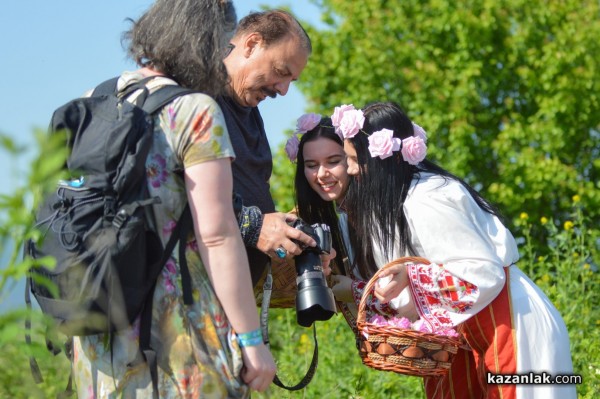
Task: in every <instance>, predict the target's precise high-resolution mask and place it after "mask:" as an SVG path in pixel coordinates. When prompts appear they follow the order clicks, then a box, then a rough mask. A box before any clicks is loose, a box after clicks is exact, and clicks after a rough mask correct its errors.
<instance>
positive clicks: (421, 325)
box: [412, 319, 431, 333]
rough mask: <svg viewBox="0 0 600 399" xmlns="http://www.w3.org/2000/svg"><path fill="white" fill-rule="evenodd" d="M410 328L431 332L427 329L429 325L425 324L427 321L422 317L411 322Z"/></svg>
mask: <svg viewBox="0 0 600 399" xmlns="http://www.w3.org/2000/svg"><path fill="white" fill-rule="evenodd" d="M412 329H413V330H415V331H420V332H425V333H430V332H431V330H430V329H429V326H428V325H427V323H425V321H424V320H423V319H419V320H417V321H415V322H414V323H413V324H412Z"/></svg>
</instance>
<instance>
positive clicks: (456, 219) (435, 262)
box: [404, 181, 518, 328]
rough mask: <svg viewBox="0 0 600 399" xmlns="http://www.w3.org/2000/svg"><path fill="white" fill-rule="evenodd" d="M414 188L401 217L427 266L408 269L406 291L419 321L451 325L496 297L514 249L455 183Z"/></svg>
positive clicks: (505, 232) (496, 224) (509, 239)
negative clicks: (411, 299)
mask: <svg viewBox="0 0 600 399" xmlns="http://www.w3.org/2000/svg"><path fill="white" fill-rule="evenodd" d="M438 183H439V182H438ZM420 185H421V184H418V185H417V186H416V189H415V190H414V191H413V192H412V193H411V194H410V197H409V198H407V201H406V202H405V204H404V206H405V214H406V216H407V220H408V223H409V229H410V233H411V243H412V244H413V246H414V248H415V250H416V251H417V253H418V255H419V256H421V257H423V258H426V259H428V260H429V261H431V262H432V265H431V266H429V267H421V266H419V267H413V268H410V269H409V277H410V282H411V291H412V293H413V295H414V300H415V303H416V306H417V310H418V311H419V314H420V315H421V317H425V316H426V315H425V313H428V317H425V318H426V319H427V318H432V319H436V318H437V319H439V321H440V322H441V324H443V325H447V324H452V325H457V324H459V323H461V322H463V321H465V320H467V319H468V318H469V317H471V316H472V315H474V314H476V313H477V312H479V311H480V310H482V309H483V308H484V307H486V306H487V305H488V304H489V303H490V302H491V301H492V300H493V299H494V298H495V297H496V296H497V295H498V294H499V292H500V291H501V289H502V287H503V286H504V283H505V272H504V266H508V265H509V264H510V263H512V262H514V261H516V258H515V259H512V260H508V258H513V257H514V256H515V255H516V244H515V242H514V239H513V237H512V235H511V234H510V232H509V231H508V230H507V229H506V228H505V227H504V226H503V225H502V223H501V222H500V221H499V220H498V219H497V218H496V217H494V216H493V215H491V214H489V213H487V212H485V211H483V210H482V209H481V208H479V206H478V205H477V203H476V202H475V201H474V199H473V198H472V196H471V195H470V194H469V192H468V191H467V190H466V189H465V188H464V187H463V186H462V185H461V184H460V183H458V182H455V181H448V182H447V183H446V184H445V185H443V186H442V185H440V184H435V185H431V184H424V187H420ZM517 258H518V256H517ZM411 274H412V275H411ZM448 319H449V320H448ZM433 321H435V320H433ZM433 324H435V323H433ZM433 327H436V326H435V325H434V326H433ZM437 328H440V327H439V326H437Z"/></svg>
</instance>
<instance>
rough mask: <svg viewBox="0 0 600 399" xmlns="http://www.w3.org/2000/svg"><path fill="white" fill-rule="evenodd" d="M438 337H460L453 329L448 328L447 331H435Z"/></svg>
mask: <svg viewBox="0 0 600 399" xmlns="http://www.w3.org/2000/svg"><path fill="white" fill-rule="evenodd" d="M435 333H436V334H438V335H445V336H447V337H453V338H458V337H459V336H460V335H459V334H458V333H457V332H456V330H455V329H453V328H449V329H447V330H441V331H435Z"/></svg>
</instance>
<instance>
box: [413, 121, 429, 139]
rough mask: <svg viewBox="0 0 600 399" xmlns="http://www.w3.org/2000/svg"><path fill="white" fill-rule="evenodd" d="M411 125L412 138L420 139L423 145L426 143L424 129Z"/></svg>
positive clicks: (414, 124)
mask: <svg viewBox="0 0 600 399" xmlns="http://www.w3.org/2000/svg"><path fill="white" fill-rule="evenodd" d="M412 125H413V132H414V133H413V136H415V137H420V138H421V140H423V141H424V142H425V143H427V133H426V132H425V129H423V128H422V127H421V126H419V125H417V124H416V123H414V122H413V123H412Z"/></svg>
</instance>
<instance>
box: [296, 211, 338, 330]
mask: <svg viewBox="0 0 600 399" xmlns="http://www.w3.org/2000/svg"><path fill="white" fill-rule="evenodd" d="M291 226H292V227H294V228H296V229H298V230H300V231H302V232H303V233H305V234H307V235H309V236H311V237H312V238H313V239H314V240H315V241H316V242H317V246H316V247H308V246H306V245H304V244H301V243H298V242H296V243H297V244H298V245H300V247H301V248H302V253H301V254H300V255H297V256H296V257H295V263H296V275H297V277H296V285H297V287H298V293H297V294H296V319H297V321H298V324H300V325H301V326H303V327H310V326H311V325H312V324H313V322H314V321H316V320H329V319H330V318H331V317H332V316H333V315H334V314H335V312H336V307H335V299H334V297H333V292H331V288H329V286H328V285H327V281H326V280H325V275H324V274H323V265H322V263H321V257H320V255H321V254H329V253H330V252H331V230H330V229H329V226H327V225H326V224H318V223H316V224H313V225H312V226H311V225H308V224H306V222H304V221H303V220H302V219H300V218H298V219H296V221H294V223H293V224H292V225H291Z"/></svg>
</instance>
